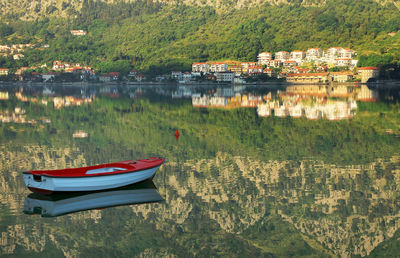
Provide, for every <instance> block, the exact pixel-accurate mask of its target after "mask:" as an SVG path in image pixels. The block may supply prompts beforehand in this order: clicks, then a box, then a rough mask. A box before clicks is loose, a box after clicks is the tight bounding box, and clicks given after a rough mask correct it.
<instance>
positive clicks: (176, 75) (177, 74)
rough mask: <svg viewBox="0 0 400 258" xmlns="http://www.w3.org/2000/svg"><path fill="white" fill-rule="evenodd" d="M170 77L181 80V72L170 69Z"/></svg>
mask: <svg viewBox="0 0 400 258" xmlns="http://www.w3.org/2000/svg"><path fill="white" fill-rule="evenodd" d="M171 78H172V79H175V80H178V81H179V80H182V72H181V71H172V72H171Z"/></svg>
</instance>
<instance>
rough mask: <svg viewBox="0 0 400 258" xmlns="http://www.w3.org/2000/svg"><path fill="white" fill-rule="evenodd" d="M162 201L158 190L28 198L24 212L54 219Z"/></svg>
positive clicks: (145, 189)
mask: <svg viewBox="0 0 400 258" xmlns="http://www.w3.org/2000/svg"><path fill="white" fill-rule="evenodd" d="M162 200H163V198H162V197H161V195H160V194H159V193H158V191H157V189H156V188H143V189H133V190H115V191H107V192H96V193H91V194H86V195H81V196H77V197H71V198H66V199H63V200H58V201H52V200H41V199H36V198H32V197H29V196H28V197H27V198H26V199H25V204H24V212H25V213H28V214H34V213H39V214H41V215H42V216H43V217H54V216H59V215H63V214H68V213H73V212H77V211H82V210H91V209H98V208H105V207H112V206H120V205H129V204H137V203H149V202H159V201H162Z"/></svg>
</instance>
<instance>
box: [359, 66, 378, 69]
mask: <svg viewBox="0 0 400 258" xmlns="http://www.w3.org/2000/svg"><path fill="white" fill-rule="evenodd" d="M358 70H379V68H378V67H375V66H368V67H360V68H358Z"/></svg>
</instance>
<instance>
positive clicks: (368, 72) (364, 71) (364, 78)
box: [358, 66, 379, 83]
mask: <svg viewBox="0 0 400 258" xmlns="http://www.w3.org/2000/svg"><path fill="white" fill-rule="evenodd" d="M358 73H359V74H360V77H361V83H366V82H368V80H369V79H372V78H378V76H379V69H378V68H377V67H374V66H369V67H361V68H358Z"/></svg>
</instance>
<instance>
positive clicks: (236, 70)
mask: <svg viewBox="0 0 400 258" xmlns="http://www.w3.org/2000/svg"><path fill="white" fill-rule="evenodd" d="M228 71H229V72H233V73H235V74H236V75H240V74H242V67H241V66H238V65H235V66H230V67H229V68H228Z"/></svg>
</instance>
